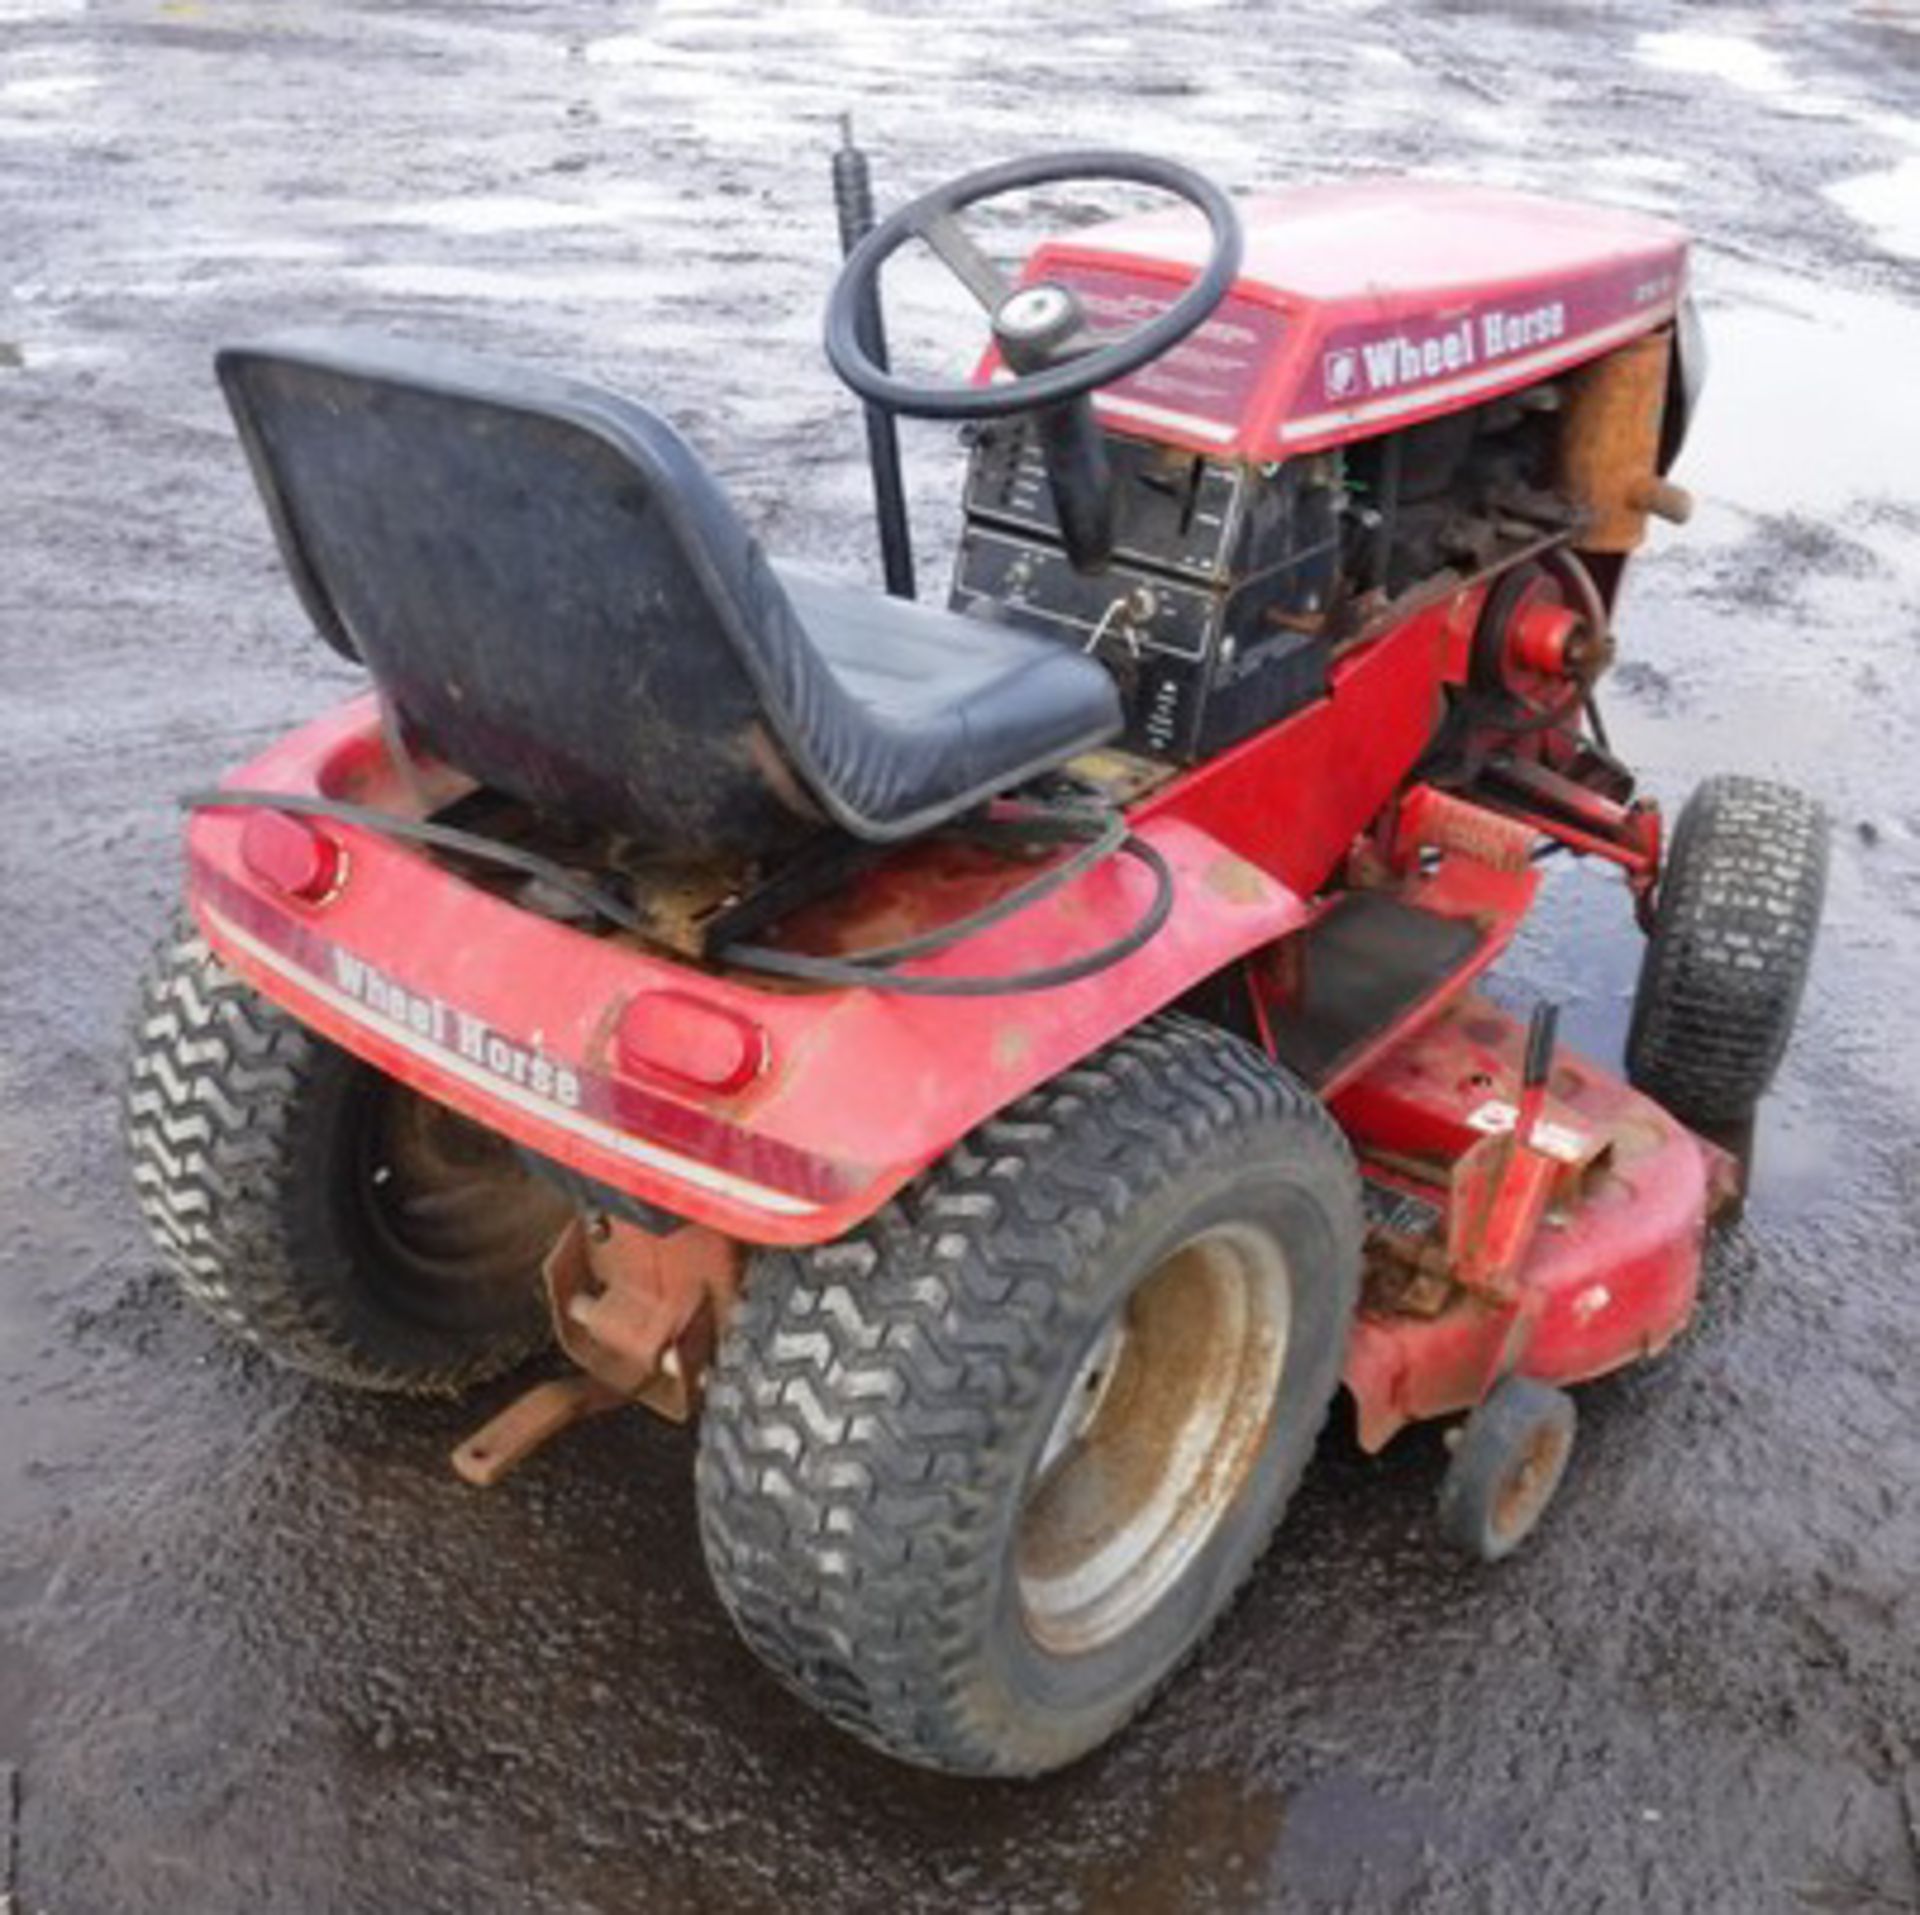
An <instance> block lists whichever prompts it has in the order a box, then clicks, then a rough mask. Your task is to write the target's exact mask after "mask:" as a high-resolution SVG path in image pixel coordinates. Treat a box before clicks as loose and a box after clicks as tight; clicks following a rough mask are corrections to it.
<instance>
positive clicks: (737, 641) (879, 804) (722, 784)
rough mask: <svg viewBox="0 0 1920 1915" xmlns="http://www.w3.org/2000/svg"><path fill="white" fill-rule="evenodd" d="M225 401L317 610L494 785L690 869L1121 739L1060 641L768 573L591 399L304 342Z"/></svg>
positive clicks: (984, 793) (655, 421) (1104, 688)
mask: <svg viewBox="0 0 1920 1915" xmlns="http://www.w3.org/2000/svg"><path fill="white" fill-rule="evenodd" d="M217 363H218V368H219V374H220V380H221V384H222V386H223V387H224V388H225V391H226V394H227V399H228V403H229V404H230V406H231V407H232V409H233V414H234V418H235V421H236V423H237V425H238V427H239V431H240V436H241V439H242V441H243V443H244V444H245V446H246V449H247V455H248V458H249V460H250V461H251V463H252V466H253V472H254V477H255V479H256V480H257V482H258V483H259V486H260V490H261V492H262V495H263V496H264V498H265V499H266V503H267V509H268V512H269V515H270V516H271V518H272V520H273V526H274V531H275V534H276V536H277V538H278V540H279V543H280V549H281V554H282V557H283V558H284V560H285V562H286V565H287V569H288V571H289V572H290V573H291V574H292V577H293V580H294V583H295V585H296V586H297V587H298V589H299V592H300V595H301V598H302V600H303V601H304V603H305V605H306V608H307V611H308V613H309V614H310V615H311V617H312V618H313V620H314V622H315V624H316V625H317V626H318V627H319V629H320V631H321V633H322V635H323V636H324V637H325V638H327V640H328V641H329V642H330V643H331V644H333V645H334V646H335V647H336V649H338V650H339V651H341V652H343V653H344V654H346V655H347V656H348V657H350V658H355V659H358V660H360V661H361V662H363V663H364V664H365V665H366V666H367V668H368V669H369V670H370V671H371V672H372V673H373V675H374V678H375V679H376V681H377V682H378V683H379V684H380V686H381V687H382V689H383V691H384V692H385V693H386V695H387V696H388V697H389V698H390V699H391V700H392V702H393V704H394V706H395V707H396V709H397V710H398V712H399V713H400V715H401V717H402V718H403V719H404V720H405V722H406V724H407V726H408V729H409V732H410V734H411V735H413V736H415V737H417V738H418V739H419V740H420V742H421V743H422V744H423V745H424V746H425V747H427V748H428V749H430V750H432V751H434V752H436V753H437V754H439V755H440V756H441V757H443V758H445V759H446V760H447V761H448V762H449V763H452V764H455V765H457V766H459V767H460V768H461V769H462V770H464V771H466V772H468V773H469V774H470V775H471V776H473V777H475V778H477V779H479V780H480V781H481V782H482V783H483V784H486V785H489V786H492V787H493V788H495V789H497V790H501V791H505V792H508V793H510V794H512V795H513V796H516V797H519V798H522V799H524V800H526V801H527V802H529V803H531V804H534V805H537V806H539V807H541V808H543V809H546V810H549V811H554V812H559V813H562V814H565V815H569V816H577V817H582V818H588V819H593V820H595V821H597V822H600V823H603V824H606V825H608V826H611V827H612V828H613V829H615V830H618V831H621V832H624V833H626V834H628V835H630V836H632V837H634V838H637V839H639V840H641V841H642V842H645V843H648V844H653V845H659V846H663V847H668V848H671V849H673V850H676V851H680V852H685V853H689V854H699V853H704V852H709V851H746V852H754V851H765V850H770V849H773V848H775V847H777V846H779V845H781V844H783V843H786V842H790V841H791V840H793V839H794V838H795V837H796V836H798V835H801V834H803V833H804V832H805V831H807V830H808V829H812V828H817V826H818V825H819V824H820V823H821V822H822V821H823V820H824V821H830V822H832V823H833V824H836V825H838V826H840V827H841V828H842V829H844V830H847V831H849V832H851V833H853V834H854V835H856V836H858V837H862V838H867V839H871V840H876V841H887V840H892V839H897V838H903V837H907V836H909V835H911V834H913V833H915V832H918V831H924V830H927V829H929V828H930V827H931V826H933V825H936V824H939V823H941V822H942V821H943V820H945V819H948V818H951V817H953V816H955V815H957V814H958V813H960V812H962V811H965V810H967V809H969V808H970V807H972V806H974V805H976V804H978V803H980V802H981V801H982V800H983V799H985V798H988V797H990V796H992V795H993V794H994V793H995V792H999V791H1004V790H1006V789H1008V788H1009V787H1010V786H1012V785H1015V784H1018V783H1020V782H1021V781H1023V780H1024V779H1027V778H1031V777H1033V776H1035V775H1037V774H1038V773H1040V772H1042V771H1045V770H1047V769H1049V768H1051V767H1053V766H1055V765H1058V764H1060V763H1062V762H1064V761H1065V760H1066V759H1068V758H1070V757H1072V756H1073V755H1074V754H1075V753H1077V752H1080V751H1083V750H1085V749H1087V748H1088V747H1089V746H1092V745H1095V744H1098V743H1100V742H1102V741H1103V740H1105V739H1107V738H1110V737H1112V736H1113V735H1114V734H1115V733H1116V732H1117V731H1118V730H1119V728H1120V722H1121V717H1120V705H1119V698H1118V694H1117V693H1116V691H1115V688H1114V685H1113V683H1112V681H1111V679H1110V678H1109V677H1108V675H1107V673H1106V672H1105V670H1104V669H1103V668H1102V667H1101V666H1099V665H1098V664H1096V663H1095V662H1094V661H1093V660H1091V659H1089V658H1087V657H1084V656H1083V655H1081V654H1080V653H1079V652H1078V651H1076V650H1074V649H1073V648H1071V647H1068V646H1063V645H1060V644H1058V643H1055V642H1054V641H1051V640H1048V639H1045V638H1040V637H1036V636H1034V635H1033V634H1031V633H1026V632H1021V631H1017V630H1015V629H1013V628H1011V627H1008V626H1000V625H993V624H989V623H986V622H984V621H981V620H978V619H973V618H967V617H962V616H960V615H959V614H956V613H951V612H943V611H937V610H934V609H931V608H929V607H926V606H921V605H912V604H907V603H903V602H902V601H900V600H897V599H890V598H883V597H879V596H876V595H875V594H872V593H870V592H866V591H862V590H860V589H858V588H856V587H850V586H845V585H839V584H836V583H833V582H831V581H828V580H823V579H814V578H808V577H806V576H804V575H799V574H791V575H788V574H776V572H775V571H774V569H773V568H772V566H770V565H769V563H768V562H767V558H766V555H765V554H764V553H763V552H762V550H761V549H760V546H759V544H758V542H757V541H756V540H755V539H754V538H753V537H752V535H751V534H750V533H749V532H748V531H747V530H746V528H745V527H744V526H743V525H742V524H741V522H740V520H739V518H738V517H737V516H736V514H735V513H734V511H733V508H732V507H731V506H730V505H729V503H728V502H727V500H726V498H725V496H724V495H723V494H722V493H721V491H720V489H719V487H718V485H717V484H716V483H715V482H714V480H713V478H712V476H711V475H710V474H709V473H708V472H707V470H706V468H705V467H704V466H703V465H702V464H701V463H700V461H699V459H698V457H697V456H696V455H695V454H694V452H693V451H692V449H691V448H690V447H689V446H688V445H687V444H686V443H685V441H684V440H682V439H681V438H680V436H679V435H678V434H677V433H676V432H675V431H674V430H673V429H672V428H671V427H670V426H669V425H667V424H666V423H665V421H663V420H662V419H660V418H659V417H657V416H656V415H655V414H653V413H652V412H649V411H648V410H647V409H646V408H645V407H644V406H641V405H638V404H636V403H635V402H633V401H632V400H629V399H624V398H621V397H619V396H618V395H616V394H613V393H610V392H606V391H603V390H601V389H599V388H597V387H593V386H589V385H585V384H581V383H579V382H577V381H574V380H568V379H561V378H556V377H553V376H551V375H549V374H545V373H540V372H535V371H530V370H527V369H524V368H521V367H518V366H512V365H507V364H503V363H501V362H498V361H494V360H487V359H481V358H477V357H475V356H473V355H471V354H466V353H459V352H454V351H450V350H447V349H444V348H440V347H426V346H418V345H409V344H405V343H402V342H399V341H395V340H388V339H384V338H380V337H377V336H369V335H362V334H352V333H339V332H305V333H298V334H292V335H288V336H284V337H281V338H277V339H273V340H269V341H266V342H264V343H262V344H260V345H257V346H242V347H233V348H229V349H228V350H225V351H223V352H222V353H221V354H220V355H219V358H218V362H217Z"/></svg>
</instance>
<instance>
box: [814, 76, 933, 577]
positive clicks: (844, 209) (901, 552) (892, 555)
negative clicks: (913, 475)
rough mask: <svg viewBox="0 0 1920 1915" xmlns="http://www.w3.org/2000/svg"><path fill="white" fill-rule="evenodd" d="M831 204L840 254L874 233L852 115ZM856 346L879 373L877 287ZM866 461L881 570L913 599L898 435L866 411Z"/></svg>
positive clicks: (863, 311)
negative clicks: (837, 222)
mask: <svg viewBox="0 0 1920 1915" xmlns="http://www.w3.org/2000/svg"><path fill="white" fill-rule="evenodd" d="M833 204H834V209H835V211H836V212H837V213H838V214H839V216H840V250H841V253H842V254H843V255H845V254H849V253H851V252H852V251H853V249H854V248H855V247H856V246H858V245H859V244H860V242H861V241H862V240H863V239H865V238H866V236H867V235H868V234H869V233H870V232H872V231H873V224H874V221H873V180H872V176H871V174H870V173H869V171H868V169H867V156H866V154H865V153H863V152H862V151H861V150H860V148H859V147H857V146H856V145H854V143H853V116H852V114H850V113H843V114H841V116H840V145H839V148H838V150H837V151H836V152H835V153H834V156H833ZM858 323H859V327H860V335H861V337H860V343H861V345H862V346H863V347H865V348H866V352H867V357H868V358H870V359H871V360H872V361H873V363H874V364H875V365H876V366H878V367H879V368H880V369H881V370H882V371H883V372H884V371H885V370H886V366H887V338H886V328H885V326H884V325H883V324H882V322H881V318H880V287H879V282H878V281H877V280H876V281H875V283H874V284H873V285H872V286H871V287H870V288H869V289H868V293H867V297H866V299H865V300H864V301H863V302H862V304H861V308H860V316H859V322H858ZM866 413H867V460H868V463H869V464H870V465H871V466H872V468H873V517H874V523H875V525H876V526H877V527H878V529H879V533H880V566H881V570H882V571H883V572H884V573H885V575H886V581H887V590H888V591H889V592H891V593H892V594H893V596H894V597H895V598H912V597H913V595H914V591H913V539H912V534H911V532H910V531H909V529H908V525H907V494H906V489H905V487H904V486H903V485H902V484H901V480H900V434H899V431H898V428H897V427H896V426H895V424H894V420H893V415H892V414H891V413H890V412H884V411H882V410H881V408H880V407H878V406H868V407H867V408H866Z"/></svg>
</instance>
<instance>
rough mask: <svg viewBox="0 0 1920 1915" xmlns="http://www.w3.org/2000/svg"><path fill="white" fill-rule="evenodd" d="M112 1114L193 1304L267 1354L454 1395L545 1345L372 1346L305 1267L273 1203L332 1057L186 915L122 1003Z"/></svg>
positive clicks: (432, 1336) (320, 1371)
mask: <svg viewBox="0 0 1920 1915" xmlns="http://www.w3.org/2000/svg"><path fill="white" fill-rule="evenodd" d="M130 1050H131V1063H130V1065H129V1069H128V1075H127V1084H126V1092H125V1102H124V1109H123V1116H124V1123H125V1132H126V1140H127V1148H128V1152H129V1155H130V1157H131V1159H132V1169H133V1184H134V1192H135V1196H136V1198H137V1200H138V1202H139V1206H140V1210H141V1213H142V1215H143V1216H144V1217H145V1219H146V1223H147V1226H148V1229H149V1230H150V1232H151V1233H152V1237H153V1241H154V1243H155V1245H156V1247H157V1248H158V1249H159V1251H160V1253H161V1255H162V1257H163V1259H164V1260H165V1262H166V1264H167V1265H168V1267H169V1269H170V1270H171V1271H172V1273H173V1275H174V1276H175V1278H176V1279H177V1280H178V1281H179V1284H180V1287H181V1289H182V1290H184V1291H185V1292H186V1294H187V1295H188V1297H190V1298H191V1299H192V1300H193V1301H194V1302H195V1303H196V1304H198V1305H199V1306H200V1307H201V1308H202V1309H204V1310H206V1311H207V1312H209V1313H210V1314H211V1315H212V1316H213V1317H214V1318H215V1319H216V1320H217V1321H218V1322H220V1323H221V1324H222V1325H223V1326H224V1327H225V1328H226V1329H228V1330H230V1331H231V1332H233V1333H234V1334H235V1335H236V1336H239V1337H241V1338H243V1339H245V1340H246V1341H247V1342H248V1343H251V1344H253V1345H254V1346H255V1347H256V1348H258V1349H260V1350H263V1351H264V1352H265V1353H266V1354H267V1355H269V1356H271V1357H272V1358H274V1359H275V1360H276V1361H277V1362H280V1363H283V1364H286V1365H288V1366H289V1367H290V1368H293V1369H298V1370H302V1371H305V1372H307V1373H308V1374H310V1375H313V1376H317V1377H321V1378H324V1379H326V1380H328V1381H330V1382H336V1383H345V1384H350V1385H352V1386H353V1387H355V1388H357V1389H371V1390H384V1391H389V1392H397V1393H405V1394H409V1395H420V1396H445V1395H453V1394H456V1393H458V1392H460V1391H462V1390H465V1389H467V1388H469V1387H471V1386H472V1385H473V1384H475V1383H479V1382H481V1381H483V1380H485V1379H486V1378H488V1377H491V1376H495V1375H499V1374H501V1373H503V1372H504V1371H506V1370H509V1369H511V1368H513V1367H515V1366H516V1365H517V1364H519V1363H521V1362H523V1361H524V1360H525V1359H526V1358H527V1357H529V1356H531V1355H532V1354H533V1353H534V1351H535V1350H537V1349H538V1348H540V1347H541V1345H542V1344H543V1343H544V1342H545V1340H546V1339H545V1337H544V1335H543V1334H540V1333H538V1330H537V1320H536V1326H535V1327H534V1328H530V1329H529V1332H528V1334H527V1335H526V1336H525V1337H524V1338H521V1337H516V1338H513V1339H511V1340H506V1341H503V1340H502V1339H500V1338H499V1337H498V1335H497V1334H496V1335H495V1336H493V1337H491V1338H490V1339H486V1340H476V1339H471V1338H470V1339H465V1340H462V1339H459V1338H453V1337H448V1336H447V1335H445V1334H444V1333H441V1332H433V1331H429V1330H427V1329H425V1328H424V1326H423V1328H422V1331H421V1332H420V1334H419V1335H418V1336H416V1337H411V1338H409V1337H408V1336H407V1335H406V1333H405V1332H404V1331H400V1330H396V1332H395V1335H394V1347H393V1348H392V1349H391V1350H386V1351H376V1350H374V1349H372V1348H370V1347H369V1339H368V1338H367V1336H366V1334H365V1333H364V1330H363V1329H361V1328H359V1327H357V1326H356V1325H354V1324H353V1323H351V1322H350V1321H349V1320H348V1318H347V1315H346V1313H345V1312H344V1310H343V1309H341V1308H340V1307H338V1303H337V1299H336V1298H335V1296H334V1295H333V1294H332V1293H331V1292H330V1290H329V1289H328V1288H327V1287H326V1286H324V1285H318V1284H315V1283H314V1282H312V1281H311V1280H310V1277H309V1276H308V1275H307V1274H305V1273H303V1271H302V1268H301V1265H300V1254H299V1249H298V1247H297V1246H296V1245H295V1244H293V1243H292V1242H291V1241H290V1239H289V1233H288V1227H287V1222H286V1214H285V1198H286V1196H287V1190H288V1181H289V1179H290V1178H293V1177H306V1176H311V1175H313V1174H314V1167H313V1166H310V1165H306V1164H303V1163H301V1162H299V1161H297V1158H298V1151H297V1148H296V1144H295V1139H294V1135H293V1133H294V1130H295V1127H296V1124H297V1121H298V1116H299V1112H300V1110H301V1107H302V1104H303V1102H304V1101H305V1100H306V1099H307V1098H308V1097H309V1096H311V1095H312V1094H313V1092H314V1088H315V1081H316V1078H317V1076H318V1074H319V1073H320V1072H322V1071H324V1070H328V1069H337V1068H340V1067H341V1063H342V1060H343V1057H344V1054H343V1053H341V1052H340V1051H338V1050H337V1049H336V1048H335V1047H334V1046H332V1045H330V1044H328V1043H327V1042H326V1040H325V1039H323V1038H321V1037H318V1036H316V1035H315V1034H314V1033H312V1032H311V1031H309V1030H307V1029H306V1027H305V1026H304V1025H302V1024H300V1023H299V1022H298V1021H297V1020H296V1019H294V1018H293V1017H291V1016H289V1015H288V1014H287V1013H286V1012H284V1011H282V1010H280V1009H278V1008H277V1007H276V1006H274V1005H272V1004H270V1003H268V1002H267V1000H266V999H264V998H262V997H260V996H259V995H258V994H257V993H256V992H254V991H253V990H251V989H250V988H249V987H248V986H246V985H244V984H242V983H241V982H240V980H239V979H237V978H236V977H234V976H233V974H232V973H231V972H229V971H228V970H227V969H226V968H225V966H223V965H222V964H221V963H220V961H219V959H218V958H217V957H216V956H215V955H214V953H213V951H212V949H211V948H210V947H209V946H208V944H207V942H206V940H205V939H204V938H203V937H202V936H201V935H200V933H199V932H198V930H197V929H195V927H194V926H193V924H192V923H191V921H190V920H188V919H187V918H185V917H184V916H183V917H182V918H181V919H180V920H178V921H177V922H176V924H175V926H174V927H173V929H172V931H171V932H170V933H169V935H168V937H167V938H166V939H165V940H164V941H163V943H162V944H161V946H160V947H159V949H158V950H157V951H156V953H155V956H154V961H153V963H152V965H151V967H150V968H149V970H148V973H147V975H146V977H145V979H144V980H143V983H142V987H141V991H140V996H139V999H138V1002H137V1005H136V1007H135V1012H134V1019H133V1031H132V1043H131V1046H130Z"/></svg>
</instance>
